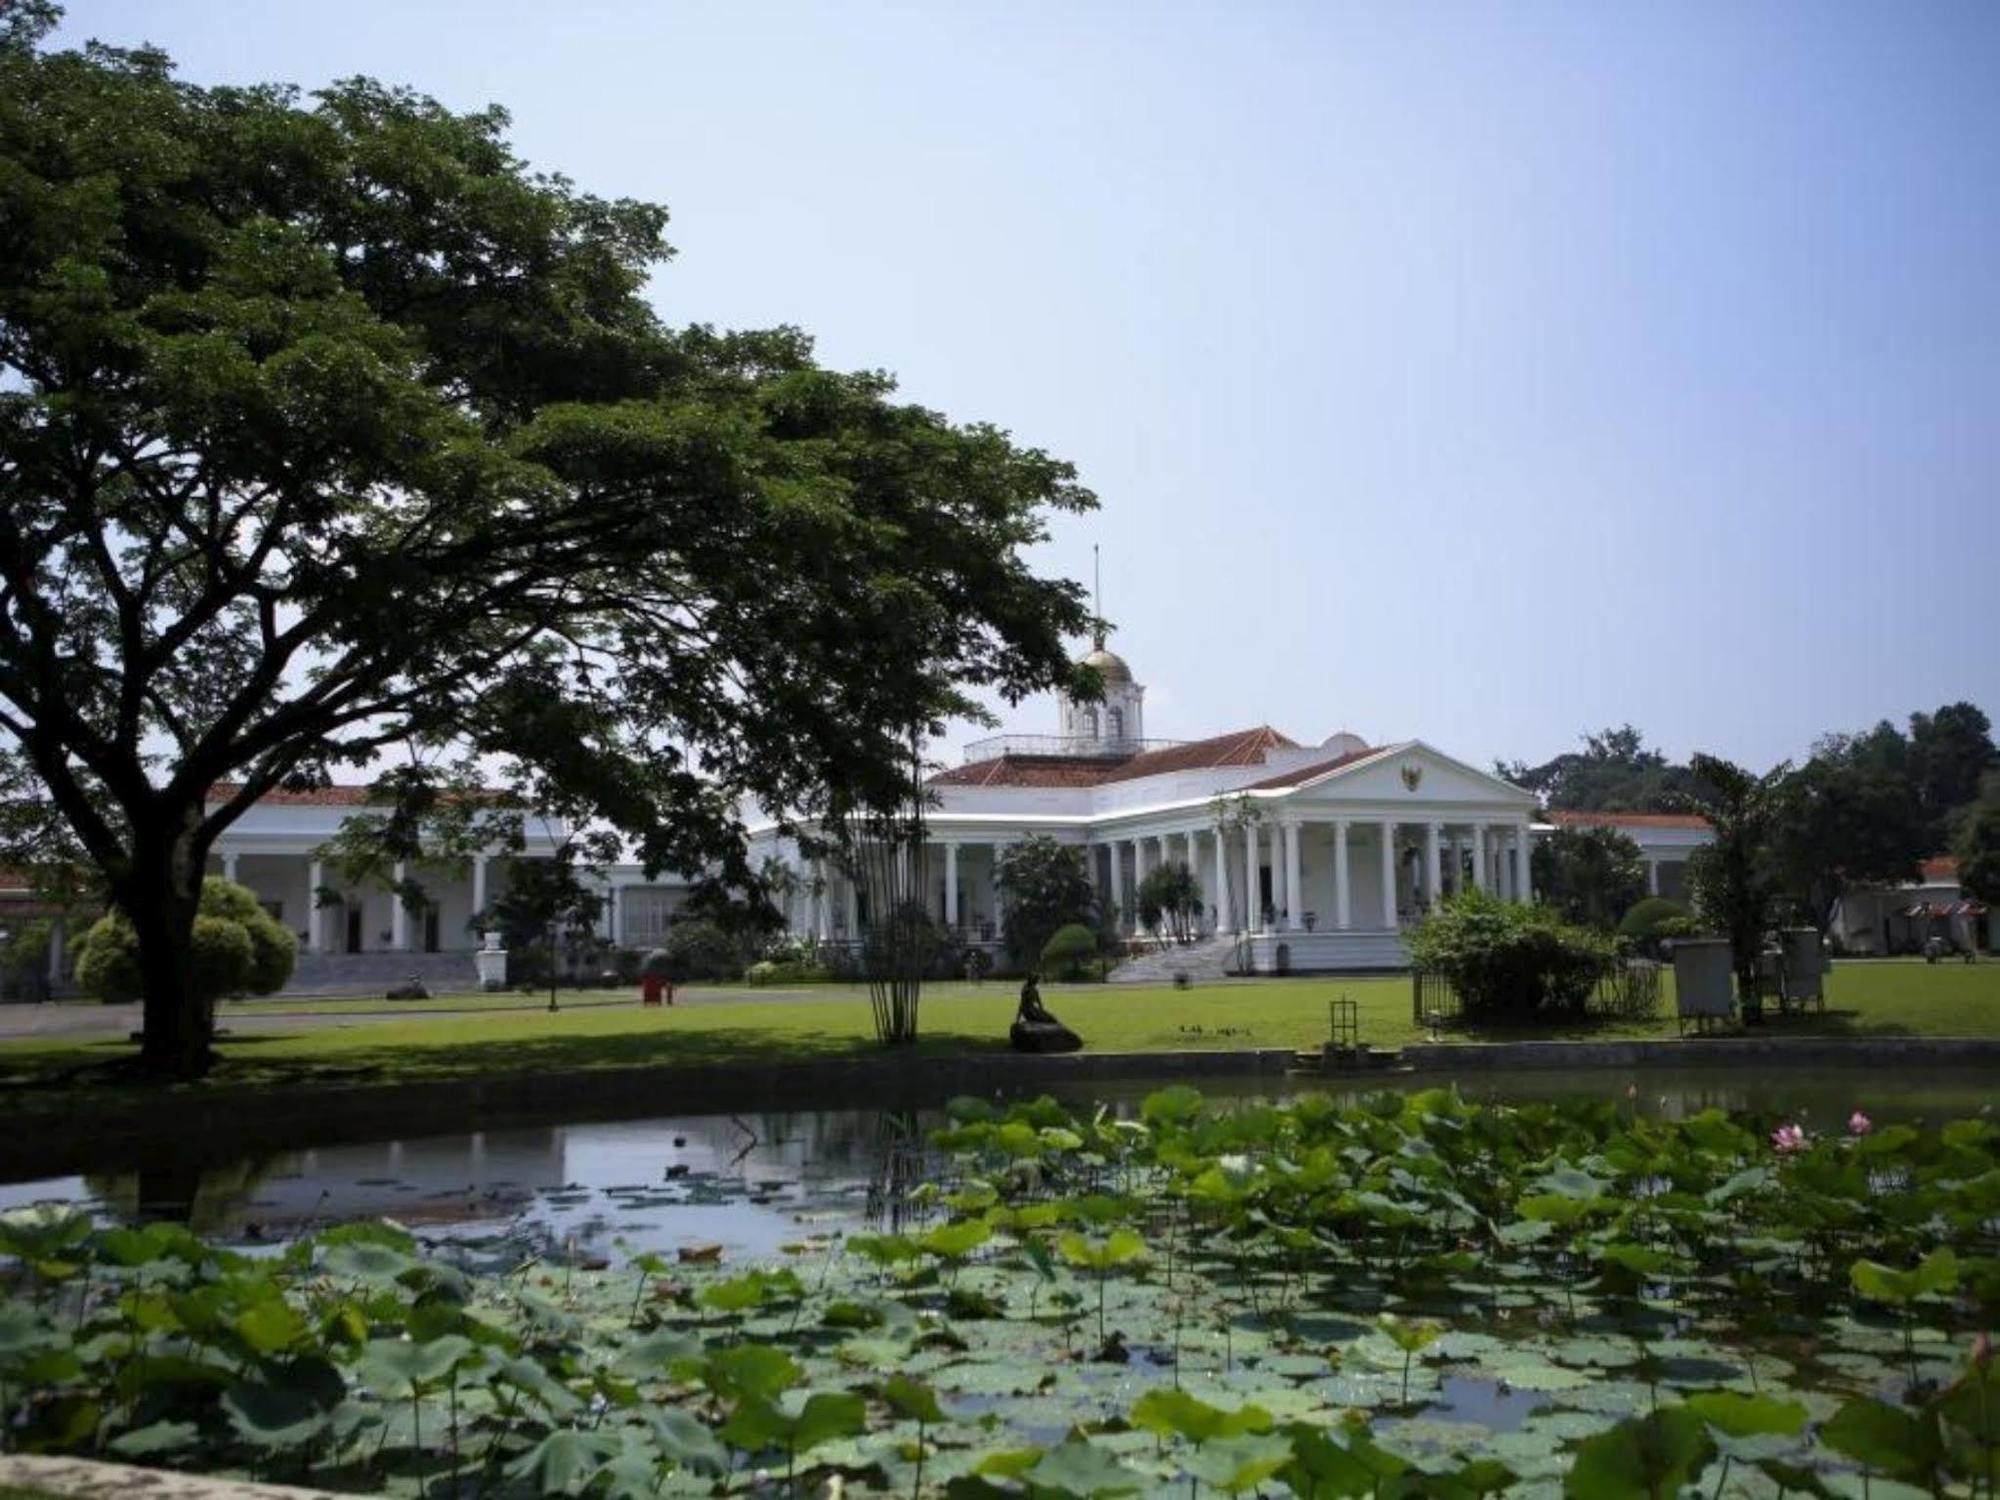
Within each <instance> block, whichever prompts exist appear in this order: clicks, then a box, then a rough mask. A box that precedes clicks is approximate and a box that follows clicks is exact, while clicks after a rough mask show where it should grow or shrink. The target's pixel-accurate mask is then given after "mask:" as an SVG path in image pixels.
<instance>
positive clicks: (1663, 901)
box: [1618, 896, 1693, 943]
mask: <svg viewBox="0 0 2000 1500" xmlns="http://www.w3.org/2000/svg"><path fill="white" fill-rule="evenodd" d="M1692 920H1693V917H1692V915H1691V913H1689V911H1688V909H1687V908H1686V907H1685V906H1683V905H1681V903H1680V902H1678V901H1670V900H1668V899H1667V898H1666V897H1665V896H1648V897H1647V898H1646V899H1645V900H1644V901H1641V902H1639V903H1637V904H1636V905H1634V906H1633V908H1632V909H1631V910H1630V911H1628V912H1626V913H1625V915H1624V917H1623V918H1622V919H1621V920H1620V921H1619V923H1618V935H1619V936H1620V937H1622V938H1630V939H1631V940H1632V941H1633V942H1635V943H1644V942H1650V941H1651V940H1652V939H1654V938H1657V937H1670V936H1673V935H1674V934H1672V933H1663V932H1661V931H1660V924H1661V923H1662V922H1674V921H1692Z"/></svg>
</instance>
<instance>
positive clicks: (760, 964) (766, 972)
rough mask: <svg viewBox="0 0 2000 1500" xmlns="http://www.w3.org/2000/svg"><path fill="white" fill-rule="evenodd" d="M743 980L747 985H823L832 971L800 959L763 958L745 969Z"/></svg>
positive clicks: (831, 974) (822, 965) (824, 966)
mask: <svg viewBox="0 0 2000 1500" xmlns="http://www.w3.org/2000/svg"><path fill="white" fill-rule="evenodd" d="M743 978H744V981H745V982H746V983H749V984H824V983H825V982H826V981H827V980H829V979H831V978H833V971H832V970H831V969H829V968H827V967H826V965H824V964H816V963H809V962H807V961H806V960H805V959H802V958H765V959H759V960H758V961H757V962H756V963H754V964H752V965H750V967H749V968H747V969H745V970H744V971H743Z"/></svg>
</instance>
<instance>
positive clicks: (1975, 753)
mask: <svg viewBox="0 0 2000 1500" xmlns="http://www.w3.org/2000/svg"><path fill="white" fill-rule="evenodd" d="M1996 766H2000V751H1996V750H1995V749H1994V745H1993V722H1992V720H1990V719H1988V718H1987V717H1986V715H1985V714H1984V713H1983V712H1981V710H1980V709H1979V708H1978V707H1976V706H1975V705H1973V704H1970V703H1947V704H1945V705H1944V706H1943V707H1942V708H1940V709H1939V710H1938V711H1937V712H1936V713H1934V714H1924V713H1916V714H1911V715H1910V773H1911V778H1912V779H1913V780H1914V782H1915V783H1916V793H1917V801H1918V803H1919V805H1920V806H1921V807H1922V809H1923V816H1924V818H1925V819H1926V821H1927V822H1928V823H1929V825H1930V828H1931V832H1932V837H1933V839H1934V840H1935V843H1934V844H1933V846H1932V847H1931V848H1929V849H1927V850H1925V851H1924V852H1925V853H1927V854H1935V853H1936V852H1937V850H1938V849H1939V848H1942V847H1943V844H1944V841H1945V838H1946V837H1947V835H1948V832H1949V826H1948V825H1949V823H1950V821H1951V818H1952V815H1953V814H1954V813H1956V812H1958V811H1959V810H1960V809H1962V808H1964V807H1965V806H1966V805H1967V804H1968V803H1970V802H1971V801H1972V800H1973V799H1974V798H1976V797H1977V796H1978V795H1979V783H1980V778H1981V777H1983V776H1985V775H1986V773H1987V772H1989V771H1991V770H1993V769H1994V768H1995V767H1996Z"/></svg>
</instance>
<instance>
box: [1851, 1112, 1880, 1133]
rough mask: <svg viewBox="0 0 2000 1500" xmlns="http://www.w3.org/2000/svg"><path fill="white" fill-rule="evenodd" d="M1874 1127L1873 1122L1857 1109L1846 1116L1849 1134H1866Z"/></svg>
mask: <svg viewBox="0 0 2000 1500" xmlns="http://www.w3.org/2000/svg"><path fill="white" fill-rule="evenodd" d="M1874 1128H1875V1122H1874V1121H1873V1120H1871V1119H1869V1118H1868V1116H1866V1115H1864V1114H1863V1113H1861V1111H1860V1110H1858V1109H1857V1110H1856V1111H1855V1112H1854V1113H1853V1114H1851V1115H1849V1116H1848V1117H1847V1133H1848V1134H1849V1135H1866V1134H1868V1132H1869V1131H1871V1130H1873V1129H1874Z"/></svg>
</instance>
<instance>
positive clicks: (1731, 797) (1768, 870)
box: [1688, 751, 1792, 1009]
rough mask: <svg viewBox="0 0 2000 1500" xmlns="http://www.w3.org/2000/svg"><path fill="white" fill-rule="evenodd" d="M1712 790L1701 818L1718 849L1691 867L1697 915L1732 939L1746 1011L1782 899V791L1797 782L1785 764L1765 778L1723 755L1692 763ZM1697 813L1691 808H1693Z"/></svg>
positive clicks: (1706, 851)
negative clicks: (1775, 848)
mask: <svg viewBox="0 0 2000 1500" xmlns="http://www.w3.org/2000/svg"><path fill="white" fill-rule="evenodd" d="M1689 764H1690V766H1691V767H1692V768H1693V770H1694V773H1695V774H1696V775H1697V776H1699V777H1700V778H1701V780H1702V782H1703V784H1704V785H1705V786H1706V787H1708V788H1709V789H1710V792H1711V796H1710V797H1709V799H1708V800H1706V801H1705V802H1704V803H1702V804H1701V805H1700V811H1701V813H1702V815H1703V816H1704V817H1706V818H1707V819H1708V821H1709V825H1710V826H1711V827H1712V828H1713V829H1714V830H1715V839H1714V841H1713V842H1712V843H1710V844H1708V845H1706V846H1705V847H1703V848H1701V849H1699V850H1697V851H1696V852H1695V856H1694V858H1693V859H1692V860H1690V861H1689V867H1688V877H1689V883H1690V884H1691V885H1692V887H1693V895H1694V904H1695V910H1696V911H1697V912H1698V913H1700V915H1701V919H1702V921H1703V922H1704V923H1705V924H1707V925H1708V926H1709V927H1711V928H1713V929H1714V930H1716V931H1718V932H1720V933H1721V934H1722V935H1723V936H1724V937H1726V938H1728V939H1729V948H1730V958H1731V962H1732V964H1733V966H1734V968H1735V970H1736V992H1737V994H1738V996H1739V997H1741V999H1742V1001H1743V1003H1744V1006H1745V1008H1746V1009H1754V1008H1755V1007H1756V1005H1757V1002H1758V996H1759V990H1758V983H1757V959H1758V956H1759V955H1760V954H1761V953H1762V952H1763V948H1764V933H1765V931H1766V929H1767V928H1769V926H1770V925H1771V909H1772V904H1773V899H1774V897H1775V895H1776V890H1777V887H1776V882H1775V879H1774V877H1773V875H1772V858H1771V838H1772V829H1773V826H1774V824H1775V822H1776V819H1777V816H1778V803H1779V796H1780V789H1781V788H1782V787H1783V785H1784V781H1785V778H1786V777H1787V776H1789V775H1790V774H1791V769H1792V768H1791V767H1790V765H1788V764H1782V763H1781V764H1779V765H1777V766H1775V767H1773V768H1772V769H1771V770H1769V771H1766V772H1765V773H1764V774H1763V775H1761V776H1759V775H1756V774H1754V773H1753V772H1750V771H1748V770H1745V769H1744V768H1743V767H1742V766H1739V765H1736V764H1735V763H1734V762H1731V761H1727V760H1724V759H1723V758H1722V757H1721V756H1718V755H1704V754H1702V753H1700V752H1699V751H1697V752H1696V753H1695V755H1694V756H1693V757H1692V759H1691V760H1690V761H1689ZM1691 805H1692V804H1691Z"/></svg>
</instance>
